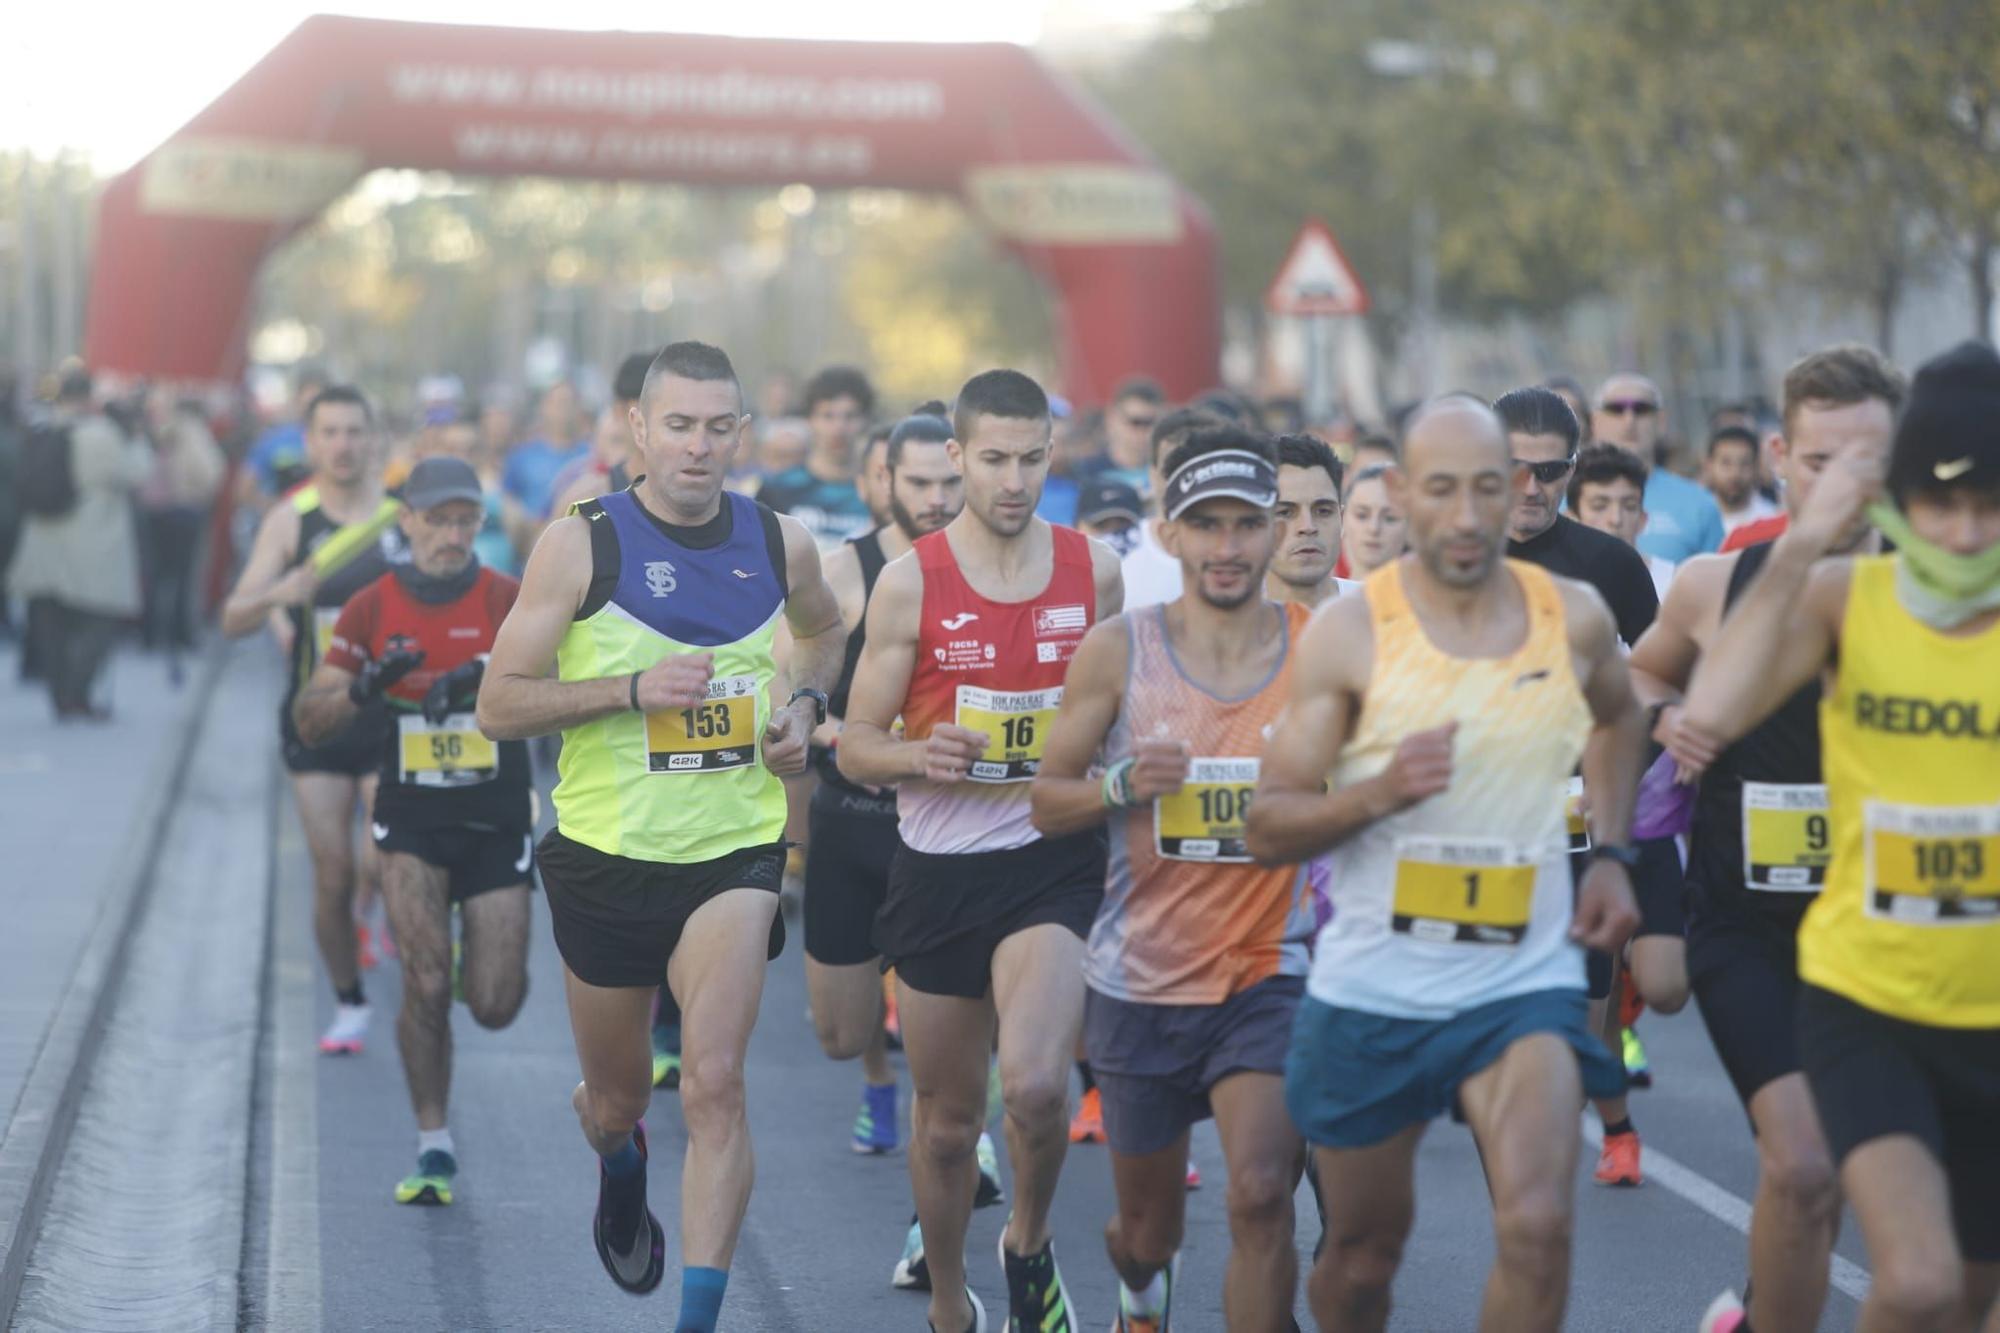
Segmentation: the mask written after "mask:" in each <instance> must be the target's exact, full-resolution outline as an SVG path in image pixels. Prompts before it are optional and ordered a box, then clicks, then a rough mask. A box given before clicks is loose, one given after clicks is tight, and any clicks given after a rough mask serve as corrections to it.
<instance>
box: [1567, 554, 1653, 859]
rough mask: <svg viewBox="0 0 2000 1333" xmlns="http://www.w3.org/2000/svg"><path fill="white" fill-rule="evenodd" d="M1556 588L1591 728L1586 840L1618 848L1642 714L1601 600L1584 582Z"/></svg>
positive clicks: (1628, 818)
mask: <svg viewBox="0 0 2000 1333" xmlns="http://www.w3.org/2000/svg"><path fill="white" fill-rule="evenodd" d="M1561 588H1562V594H1563V603H1564V610H1565V612H1566V617H1567V620H1568V624H1569V645H1570V652H1571V654H1572V661H1573V662H1574V663H1575V665H1576V667H1577V679H1578V681H1579V683H1580V684H1581V685H1582V686H1583V698H1584V702H1585V703H1587V704H1589V705H1590V715H1591V718H1592V720H1593V721H1594V722H1595V724H1596V725H1595V726H1594V727H1593V728H1592V729H1591V733H1590V739H1589V740H1587V741H1586V742H1585V743H1584V747H1583V789H1584V790H1585V791H1587V792H1589V793H1590V832H1591V837H1592V838H1593V839H1594V840H1595V841H1597V842H1601V843H1608V844H1613V845H1617V844H1622V843H1624V842H1625V841H1626V840H1627V839H1628V838H1629V837H1630V836H1631V832H1632V805H1633V802H1634V801H1636V800H1637V799H1638V796H1639V772H1640V770H1641V768H1643V767H1644V764H1645V757H1646V713H1645V710H1644V709H1642V708H1640V707H1639V700H1638V698H1637V697H1636V696H1635V695H1634V694H1633V693H1632V674H1631V672H1630V670H1629V669H1628V668H1627V667H1626V663H1625V654H1624V653H1623V652H1622V651H1621V650H1620V649H1619V646H1618V629H1617V626H1616V625H1615V624H1614V623H1613V622H1612V619H1611V612H1610V611H1609V610H1608V609H1607V608H1606V607H1605V605H1604V600H1603V599H1602V598H1601V597H1599V596H1598V595H1597V590H1596V589H1594V588H1592V587H1591V586H1590V585H1589V584H1587V583H1575V582H1570V581H1567V580H1565V581H1564V582H1563V583H1562V585H1561Z"/></svg>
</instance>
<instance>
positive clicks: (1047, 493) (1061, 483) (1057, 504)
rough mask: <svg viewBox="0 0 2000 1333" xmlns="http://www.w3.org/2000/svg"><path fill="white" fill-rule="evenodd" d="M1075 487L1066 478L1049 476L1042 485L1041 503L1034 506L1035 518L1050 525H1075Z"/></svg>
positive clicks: (1074, 484) (1073, 483)
mask: <svg viewBox="0 0 2000 1333" xmlns="http://www.w3.org/2000/svg"><path fill="white" fill-rule="evenodd" d="M1076 496H1077V485H1076V483H1075V482H1073V481H1071V480H1070V479H1069V478H1068V477H1058V476H1055V475H1054V474H1050V476H1049V479H1048V480H1047V481H1045V482H1043V483H1042V502H1041V503H1040V504H1038V505H1036V506H1035V516H1036V517H1037V518H1040V519H1043V520H1045V521H1047V522H1050V523H1063V524H1068V525H1070V526H1074V525H1075V524H1076Z"/></svg>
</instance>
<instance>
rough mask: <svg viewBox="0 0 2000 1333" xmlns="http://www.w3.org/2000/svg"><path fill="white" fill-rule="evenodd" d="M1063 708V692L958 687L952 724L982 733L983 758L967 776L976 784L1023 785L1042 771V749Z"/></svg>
mask: <svg viewBox="0 0 2000 1333" xmlns="http://www.w3.org/2000/svg"><path fill="white" fill-rule="evenodd" d="M1061 703H1062V686H1060V685H1057V686H1055V687H1054V688H1052V689H1046V690H1021V691H1016V692H1008V691H1004V690H982V689H980V688H979V687H978V686H976V685H961V686H959V687H958V707H957V710H956V712H955V713H954V715H953V717H952V721H953V722H955V723H957V724H958V725H959V726H961V727H964V728H965V729H966V730H968V731H983V732H985V733H986V737H987V740H986V752H985V753H984V754H982V755H980V757H979V758H977V759H975V760H973V761H972V771H971V772H970V773H968V774H967V775H966V776H967V777H969V778H970V779H972V781H974V782H1026V781H1027V780H1028V779H1029V778H1032V777H1034V776H1035V774H1036V773H1038V772H1040V771H1041V768H1042V746H1043V745H1044V744H1045V743H1046V742H1047V740H1048V734H1049V727H1050V726H1052V725H1053V724H1054V723H1055V720H1056V708H1057V707H1058V706H1059V705H1060V704H1061Z"/></svg>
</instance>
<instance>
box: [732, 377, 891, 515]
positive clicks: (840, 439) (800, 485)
mask: <svg viewBox="0 0 2000 1333" xmlns="http://www.w3.org/2000/svg"><path fill="white" fill-rule="evenodd" d="M805 408H806V428H807V430H809V431H810V432H811V433H812V448H811V451H810V452H808V453H807V454H806V458H805V461H804V462H802V463H800V464H799V465H798V466H797V467H791V468H787V469H785V470H784V471H783V472H780V473H778V474H776V475H775V476H771V477H767V478H766V479H765V481H764V484H763V486H762V487H761V488H760V489H759V490H758V492H757V499H758V500H759V501H760V502H761V503H763V504H765V505H768V506H769V507H770V508H772V509H774V510H776V511H777V512H778V513H780V514H790V515H792V516H793V517H795V518H797V519H798V520H799V521H800V522H802V523H804V524H805V525H806V530H807V531H808V532H810V533H812V535H813V540H814V541H816V542H818V543H819V545H820V548H821V549H822V550H831V549H833V548H834V547H835V546H838V545H839V544H840V543H841V542H843V541H846V540H847V539H848V538H849V537H856V536H859V535H860V534H862V533H863V532H866V531H867V530H868V529H869V527H870V526H872V524H871V522H870V519H869V516H868V505H867V502H866V501H864V500H863V499H862V495H861V488H860V486H859V485H858V484H857V483H856V477H857V476H858V474H859V468H860V459H859V458H858V457H857V455H858V454H859V452H860V450H858V449H857V448H856V445H857V444H858V443H859V441H860V439H861V433H862V430H863V429H864V428H865V427H866V426H867V424H868V418H869V416H870V415H872V414H873V413H874V411H875V390H874V387H873V386H871V385H870V384H869V383H868V377H867V376H865V375H863V374H862V373H861V372H860V371H858V370H856V369H854V368H853V367H852V366H829V367H827V368H826V369H825V370H822V371H820V372H819V373H818V374H817V375H814V376H813V377H812V378H811V379H810V380H808V381H806V387H805Z"/></svg>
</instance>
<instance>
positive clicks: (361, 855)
mask: <svg viewBox="0 0 2000 1333" xmlns="http://www.w3.org/2000/svg"><path fill="white" fill-rule="evenodd" d="M305 435H306V457H307V461H308V462H309V464H310V465H311V467H312V476H311V478H310V479H309V480H308V481H307V482H306V483H305V484H304V485H303V486H301V487H300V488H299V489H297V490H295V491H293V492H292V493H291V494H290V496H289V497H286V498H285V499H284V500H281V501H280V502H279V503H277V504H274V505H272V506H271V508H270V509H269V510H267V511H266V512H265V514H264V519H263V521H262V522H261V523H260V524H259V525H258V527H257V539H256V541H255V542H254V543H253V544H252V545H251V548H250V557H249V559H248V560H247V561H245V562H244V565H243V572H242V574H240V575H239V576H238V577H237V580H236V586H235V588H233V589H232V590H231V591H230V594H229V598H228V600H227V601H226V602H224V603H223V606H222V632H223V633H224V634H226V635H228V636H229V637H230V638H233V639H240V638H242V637H243V636H244V635H246V634H250V633H253V632H255V631H256V630H257V628H258V627H259V626H262V625H265V624H269V625H270V627H271V630H272V632H273V634H274V635H275V636H276V637H277V639H278V645H279V647H280V649H282V650H283V651H284V652H285V654H286V655H287V656H288V657H290V659H291V672H290V676H289V679H288V680H287V682H286V688H285V698H284V702H283V704H282V705H281V707H280V710H279V713H278V736H279V740H280V743H281V745H282V750H283V754H284V760H285V768H286V770H287V771H288V772H289V773H290V774H291V779H292V798H293V802H294V804H296V805H297V806H298V810H299V823H300V824H301V825H302V826H303V827H304V829H305V835H306V848H307V850H308V851H309V853H310V854H311V856H312V866H313V936H314V938H315V939H316V940H317V941H318V942H319V956H320V961H321V962H322V963H324V964H325V966H326V975H327V979H328V981H330V982H331V983H332V984H333V994H334V999H335V1008H334V1014H333V1023H332V1025H331V1026H329V1027H328V1028H327V1030H326V1035H324V1036H322V1037H321V1038H320V1039H319V1048H320V1050H321V1051H322V1052H323V1053H325V1054H328V1055H358V1054H360V1052H361V1048H362V1046H363V1044H364V1043H365V1042H366V1040H367V1037H368V1000H367V997H366V995H365V994H364V993H363V992H362V989H361V971H360V956H359V943H360V941H359V938H358V934H357V931H358V929H359V927H358V926H357V924H356V920H355V905H356V897H357V889H358V888H360V887H361V886H360V884H359V883H358V881H374V880H375V879H376V877H377V876H378V874H379V871H378V867H377V865H376V857H375V853H374V851H373V849H372V847H370V846H369V845H368V844H366V843H362V844H361V847H360V849H359V850H357V849H356V845H355V844H356V834H355V827H354V825H355V815H356V813H357V810H359V812H361V813H364V814H365V813H366V812H367V811H368V810H369V809H371V808H373V806H374V804H375V772H376V765H377V762H378V760H379V759H380V757H381V736H382V732H383V729H384V728H385V727H386V726H387V725H388V722H387V714H386V712H384V710H383V709H382V707H381V705H380V704H375V705H373V706H371V707H368V708H364V709H362V710H361V711H360V712H359V713H358V714H357V715H356V716H355V718H354V720H353V721H352V722H351V723H350V724H349V725H348V726H347V727H346V728H344V729H342V730H340V731H338V732H336V733H335V734H334V735H333V736H331V737H330V738H329V739H328V740H326V741H325V742H324V743H323V744H320V745H307V744H306V742H305V741H304V740H303V739H301V738H300V736H299V734H298V731H297V729H296V727H295V726H294V725H293V721H292V705H293V703H294V702H296V700H297V697H298V692H299V690H300V689H301V688H302V687H303V686H304V685H305V683H306V681H307V679H309V678H310V677H311V675H312V673H313V669H314V668H315V667H316V666H317V665H318V664H319V662H320V659H321V658H323V657H324V656H325V655H326V650H327V648H328V647H329V646H330V645H331V642H332V638H333V626H334V622H335V620H336V619H338V618H339V615H340V608H341V607H342V606H343V605H344V604H345V603H346V601H347V599H348V598H349V597H350V596H352V595H353V594H354V593H356V592H358V591H360V590H361V589H362V588H365V587H366V586H368V585H369V584H370V583H373V582H374V581H375V580H376V579H378V578H380V577H381V576H382V575H383V574H384V573H386V572H387V571H388V569H389V567H390V565H391V564H392V563H393V562H396V561H398V560H402V559H407V555H406V553H405V551H404V548H403V544H402V534H401V531H400V530H399V529H396V528H395V526H394V516H395V514H396V512H397V506H396V504H395V502H394V501H385V500H384V499H383V495H382V478H381V454H380V448H381V441H380V438H379V436H378V435H377V433H376V430H375V414H374V412H373V410H372V409H371V408H370V407H369V406H368V400H367V399H366V398H364V397H362V395H361V392H360V391H359V390H358V389H353V388H350V387H348V386H346V385H334V386H332V387H330V388H326V389H322V390H320V392H319V393H318V394H317V395H316V396H315V397H314V398H313V400H312V402H311V403H310V404H309V405H308V406H307V408H306V414H305ZM362 896H363V897H364V898H365V897H366V896H368V895H367V894H365V893H364V894H362Z"/></svg>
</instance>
